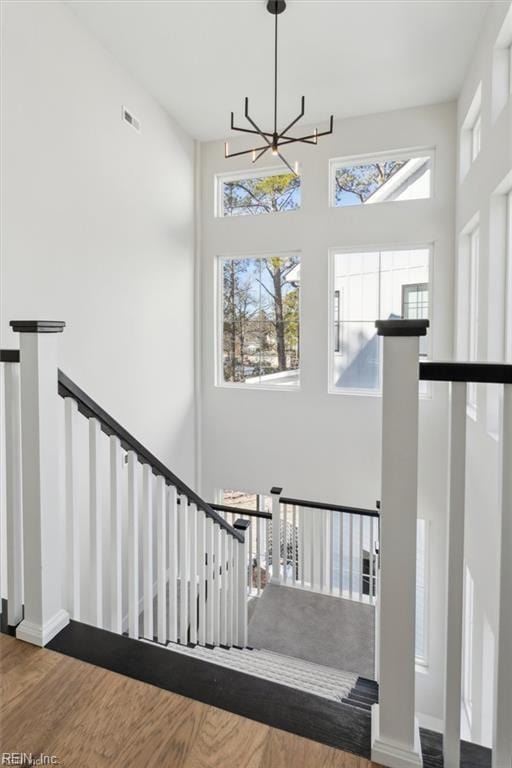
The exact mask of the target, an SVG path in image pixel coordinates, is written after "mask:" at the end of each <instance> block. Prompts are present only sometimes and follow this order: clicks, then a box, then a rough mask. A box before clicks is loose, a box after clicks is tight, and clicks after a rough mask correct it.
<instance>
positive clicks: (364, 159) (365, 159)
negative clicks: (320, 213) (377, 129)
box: [327, 146, 436, 210]
mask: <svg viewBox="0 0 512 768" xmlns="http://www.w3.org/2000/svg"><path fill="white" fill-rule="evenodd" d="M420 157H425V158H427V157H428V158H430V173H431V177H430V194H429V196H428V197H420V198H416V200H415V199H414V198H413V199H411V200H386V201H385V202H382V203H378V205H389V204H391V203H393V204H396V203H411V202H417V201H418V200H432V198H433V197H434V196H435V195H434V189H435V178H436V171H435V159H436V148H435V147H432V146H426V147H410V148H408V149H407V148H406V149H404V148H403V147H400V149H397V150H392V149H390V150H386V151H384V152H378V153H374V152H372V153H370V154H362V155H350V156H346V157H333V158H331V159H330V160H329V173H328V176H327V178H328V185H329V190H328V194H329V198H328V205H329V208H334V209H337V210H339V209H340V208H351V207H352V206H343V205H336V202H335V194H334V189H335V186H334V175H335V173H336V170H337V169H338V168H346V167H349V166H351V165H365V164H370V163H376V162H380V161H382V160H412V159H413V158H420ZM355 205H357V203H355ZM361 205H364V204H361Z"/></svg>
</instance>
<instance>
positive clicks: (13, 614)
mask: <svg viewBox="0 0 512 768" xmlns="http://www.w3.org/2000/svg"><path fill="white" fill-rule="evenodd" d="M4 371H5V378H4V385H5V390H4V393H5V511H6V534H7V598H8V602H7V623H8V624H9V625H10V626H12V627H15V626H17V625H18V624H19V623H20V621H21V619H22V602H23V596H22V568H23V541H22V511H21V509H22V508H21V421H20V408H21V404H20V365H19V363H4Z"/></svg>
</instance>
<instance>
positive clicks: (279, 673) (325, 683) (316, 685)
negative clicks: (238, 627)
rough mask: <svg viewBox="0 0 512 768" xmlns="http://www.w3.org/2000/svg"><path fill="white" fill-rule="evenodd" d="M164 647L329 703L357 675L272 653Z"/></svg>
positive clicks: (341, 696)
mask: <svg viewBox="0 0 512 768" xmlns="http://www.w3.org/2000/svg"><path fill="white" fill-rule="evenodd" d="M167 648H168V649H169V650H170V651H174V652H177V653H182V654H184V655H186V656H192V657H194V658H196V659H200V660H202V661H207V662H209V663H211V664H218V665H219V666H222V667H228V668H230V669H236V670H237V671H238V672H244V673H245V674H247V675H252V676H254V677H260V678H263V679H264V680H270V681H272V682H275V683H280V684H281V685H287V686H288V687H290V688H296V689H298V690H301V691H306V692H307V693H311V694H314V695H316V696H321V697H322V698H324V699H330V700H332V701H338V702H340V701H344V700H345V699H347V698H348V697H349V696H350V694H351V692H352V691H353V690H354V688H356V686H357V680H358V676H357V675H356V674H353V673H352V672H343V671H340V670H338V669H333V668H331V667H324V666H321V665H319V664H313V663H311V662H309V661H303V660H302V659H296V658H292V657H291V656H284V655H282V654H280V653H274V652H273V651H265V650H257V649H251V648H243V649H242V648H221V647H218V646H216V647H214V648H210V647H203V646H200V645H196V646H187V645H180V644H179V643H169V644H168V646H167Z"/></svg>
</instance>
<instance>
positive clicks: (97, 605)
mask: <svg viewBox="0 0 512 768" xmlns="http://www.w3.org/2000/svg"><path fill="white" fill-rule="evenodd" d="M100 438H101V425H100V422H99V421H98V419H89V524H90V528H89V531H90V533H89V537H90V538H89V546H90V579H91V600H92V606H91V608H92V611H91V615H92V617H93V621H94V623H95V625H96V626H97V627H100V628H101V627H103V516H102V496H101V494H102V484H101V460H100Z"/></svg>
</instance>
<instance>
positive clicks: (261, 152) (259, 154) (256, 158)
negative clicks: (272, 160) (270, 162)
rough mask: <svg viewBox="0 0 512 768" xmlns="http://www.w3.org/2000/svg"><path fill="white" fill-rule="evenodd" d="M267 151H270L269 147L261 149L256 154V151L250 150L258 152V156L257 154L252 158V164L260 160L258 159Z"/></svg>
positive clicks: (254, 150) (255, 150)
mask: <svg viewBox="0 0 512 768" xmlns="http://www.w3.org/2000/svg"><path fill="white" fill-rule="evenodd" d="M269 149H270V147H263V149H262V150H261V151H260V152H258V150H257V149H253V150H252V151H253V152H258V154H257V155H256V156H255V157H253V159H252V161H253V163H255V162H256V160H259V159H260V157H263V155H264V154H265V152H268V150H269Z"/></svg>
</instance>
